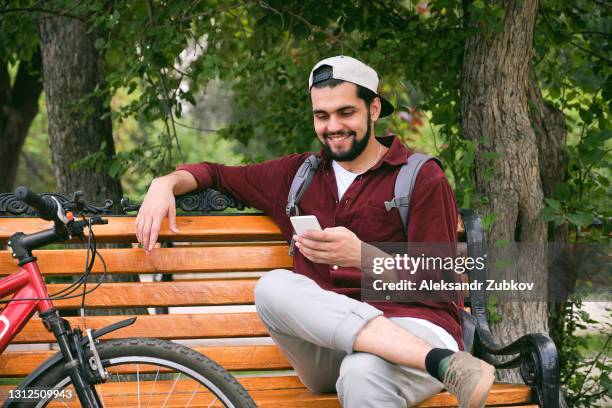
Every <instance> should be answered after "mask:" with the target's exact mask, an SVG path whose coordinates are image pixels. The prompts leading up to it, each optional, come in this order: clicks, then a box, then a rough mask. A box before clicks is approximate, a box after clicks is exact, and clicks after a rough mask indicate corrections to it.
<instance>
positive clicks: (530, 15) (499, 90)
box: [461, 0, 547, 382]
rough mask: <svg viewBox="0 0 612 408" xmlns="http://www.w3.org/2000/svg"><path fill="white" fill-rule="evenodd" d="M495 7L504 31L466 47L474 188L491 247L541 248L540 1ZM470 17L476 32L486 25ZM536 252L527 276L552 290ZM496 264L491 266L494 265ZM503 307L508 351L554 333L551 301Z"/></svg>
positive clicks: (464, 103)
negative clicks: (534, 117)
mask: <svg viewBox="0 0 612 408" xmlns="http://www.w3.org/2000/svg"><path fill="white" fill-rule="evenodd" d="M493 3H495V4H497V5H499V6H500V7H501V8H502V9H503V10H504V11H505V14H504V17H503V30H502V32H500V33H493V32H492V31H493V30H489V31H488V32H487V30H484V32H483V30H479V32H480V34H478V35H474V36H472V37H470V38H468V39H467V40H466V43H465V48H464V60H463V68H462V73H463V80H462V96H461V108H462V118H461V125H462V129H463V134H464V137H466V138H468V139H470V140H472V141H474V142H475V143H476V146H477V150H476V151H477V153H476V160H475V181H476V188H477V191H478V192H479V194H480V195H481V196H482V197H483V198H484V200H483V204H482V206H481V208H480V210H481V211H482V212H483V213H489V214H494V215H495V221H494V223H493V225H492V227H491V229H490V231H487V241H488V242H487V244H488V246H489V248H492V247H493V246H494V244H495V243H497V242H498V241H500V240H502V241H508V242H513V241H516V242H523V243H533V244H540V245H541V244H544V243H546V241H547V231H546V225H545V223H543V222H542V221H540V219H539V218H538V214H539V212H540V210H541V209H542V206H543V197H544V194H543V188H542V180H541V178H540V163H539V158H538V144H537V138H536V132H535V131H534V129H533V128H532V126H531V123H530V120H529V110H528V88H529V75H528V74H529V66H530V60H531V56H532V43H533V31H534V25H535V20H536V14H537V9H538V4H537V1H535V0H523V1H521V0H501V1H498V2H493ZM467 18H468V21H467V23H468V25H470V26H474V25H476V24H479V23H480V24H482V21H480V22H477V21H474V20H473V19H471V18H470V17H469V16H468V17H467ZM490 152H496V153H497V154H499V155H500V156H499V157H495V155H492V154H491V153H490ZM535 248H536V246H535V245H533V246H532V247H530V249H535ZM529 252H530V254H529V257H526V258H525V259H524V260H522V259H519V260H518V263H519V265H521V266H522V268H524V269H521V270H525V271H528V272H529V275H532V276H534V277H536V278H537V279H538V282H539V283H540V284H541V283H542V281H543V282H544V284H545V282H546V277H547V272H546V262H545V256H544V254H543V253H541V251H537V250H536V251H529ZM521 258H522V257H521ZM493 261H494V260H492V259H489V264H490V265H491V264H493ZM497 308H498V310H499V313H500V315H501V317H502V319H501V321H500V322H498V323H497V324H494V325H492V331H493V334H494V335H495V336H496V337H497V338H498V339H500V343H504V344H507V343H508V342H510V341H512V340H515V339H517V338H518V337H520V336H521V335H523V334H525V333H534V332H544V333H546V332H547V307H546V303H545V302H544V301H542V302H529V303H528V302H506V303H503V304H500V305H497ZM498 376H499V378H500V379H502V380H504V381H510V382H521V378H520V376H519V375H518V373H517V372H514V371H506V370H504V371H500V372H498Z"/></svg>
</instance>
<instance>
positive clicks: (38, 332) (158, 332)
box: [14, 313, 268, 344]
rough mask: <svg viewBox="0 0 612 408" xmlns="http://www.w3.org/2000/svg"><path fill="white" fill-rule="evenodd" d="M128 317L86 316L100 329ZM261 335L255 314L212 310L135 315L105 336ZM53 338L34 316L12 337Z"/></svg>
mask: <svg viewBox="0 0 612 408" xmlns="http://www.w3.org/2000/svg"><path fill="white" fill-rule="evenodd" d="M128 317H129V316H87V317H86V321H87V327H91V328H93V329H99V328H102V327H104V326H107V325H109V324H112V323H116V322H118V321H121V320H124V319H127V318H128ZM66 319H67V320H68V321H69V322H70V325H71V326H72V327H77V326H79V327H81V328H82V329H83V327H82V319H81V318H80V317H67V318H66ZM83 330H84V329H83ZM262 336H268V332H267V331H266V329H265V327H264V325H263V323H261V321H260V320H259V317H257V314H256V313H216V314H212V313H211V314H172V315H153V316H138V319H137V320H136V322H135V323H134V324H133V325H131V326H128V327H124V328H123V329H121V330H117V331H114V332H112V333H109V334H108V335H106V336H105V337H104V338H107V339H120V338H124V337H156V338H160V339H196V338H202V339H210V338H227V337H262ZM54 341H55V339H54V337H53V335H52V334H51V333H49V332H48V331H47V329H45V327H44V326H43V324H42V320H40V319H39V318H33V319H32V320H30V322H28V324H26V326H25V327H24V328H23V330H22V331H21V333H19V334H18V335H17V336H16V337H15V340H14V343H15V344H23V343H53V342H54Z"/></svg>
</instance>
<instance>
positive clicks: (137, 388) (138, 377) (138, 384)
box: [136, 363, 140, 408]
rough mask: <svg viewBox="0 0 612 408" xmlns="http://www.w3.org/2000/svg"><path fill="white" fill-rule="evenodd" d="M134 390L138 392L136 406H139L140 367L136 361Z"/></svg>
mask: <svg viewBox="0 0 612 408" xmlns="http://www.w3.org/2000/svg"><path fill="white" fill-rule="evenodd" d="M136 392H137V393H138V408H140V369H139V367H138V363H136Z"/></svg>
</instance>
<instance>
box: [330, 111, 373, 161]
mask: <svg viewBox="0 0 612 408" xmlns="http://www.w3.org/2000/svg"><path fill="white" fill-rule="evenodd" d="M334 134H350V135H352V137H353V143H351V147H349V149H348V151H346V152H343V153H334V152H333V151H332V149H331V147H329V144H327V143H323V152H325V155H326V156H327V157H329V158H331V159H332V160H335V161H339V162H342V161H353V160H355V159H356V158H357V157H359V155H360V154H361V153H363V151H364V150H365V148H366V146H367V145H368V141H369V140H370V135H371V134H372V121H371V120H370V118H369V117H368V127H367V130H366V133H365V135H364V136H363V139H361V140H357V137H356V135H355V132H337V133H334ZM329 135H330V134H329V133H325V134H324V137H325V140H327V138H328V136H329Z"/></svg>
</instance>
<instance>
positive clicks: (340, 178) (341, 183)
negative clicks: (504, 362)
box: [332, 160, 459, 351]
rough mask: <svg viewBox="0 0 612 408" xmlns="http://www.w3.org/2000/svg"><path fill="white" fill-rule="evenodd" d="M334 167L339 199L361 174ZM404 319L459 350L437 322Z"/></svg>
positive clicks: (333, 163) (335, 162) (452, 348)
mask: <svg viewBox="0 0 612 408" xmlns="http://www.w3.org/2000/svg"><path fill="white" fill-rule="evenodd" d="M332 167H333V168H334V175H335V176H336V186H337V187H338V200H342V196H343V195H344V193H346V190H348V188H349V187H350V185H351V184H353V181H354V180H355V179H356V178H357V176H359V174H358V173H352V172H350V171H348V170H346V169H345V168H344V167H342V166H341V165H340V164H339V163H338V162H337V161H335V160H333V161H332ZM403 319H410V320H411V321H413V322H415V323H419V324H422V325H423V326H425V327H427V328H428V329H430V330H431V331H433V332H434V333H435V334H436V336H438V338H439V339H440V340H442V342H443V343H444V345H445V346H446V348H447V349H450V350H453V351H458V350H459V345H458V344H457V342H456V341H455V339H454V338H453V336H451V335H450V333H449V332H447V331H446V330H444V329H443V328H442V327H440V326H438V325H437V324H433V323H432V322H430V321H429V320H425V319H418V318H414V317H404V318H403Z"/></svg>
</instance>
